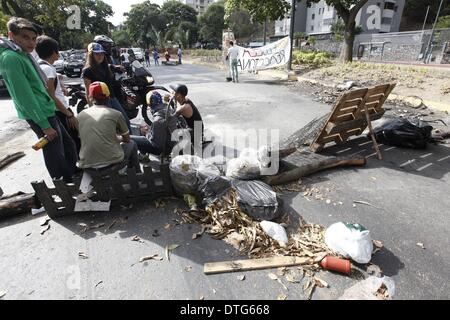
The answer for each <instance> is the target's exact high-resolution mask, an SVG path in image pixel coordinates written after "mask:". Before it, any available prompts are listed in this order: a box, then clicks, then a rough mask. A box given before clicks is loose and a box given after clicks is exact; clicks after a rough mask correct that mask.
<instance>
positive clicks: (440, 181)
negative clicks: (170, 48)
mask: <svg viewBox="0 0 450 320" xmlns="http://www.w3.org/2000/svg"><path fill="white" fill-rule="evenodd" d="M151 71H152V72H153V73H154V76H155V78H156V81H157V83H158V84H169V83H172V82H184V83H186V84H187V85H188V87H189V90H190V97H191V99H192V100H193V101H194V102H195V103H196V105H197V107H198V108H199V110H200V112H201V113H202V115H203V117H204V120H205V126H206V128H207V130H208V131H209V132H210V133H211V134H213V135H216V136H220V135H221V134H222V132H224V131H226V130H228V129H229V130H231V131H232V132H235V134H236V135H242V133H240V132H238V131H236V130H238V129H278V130H279V135H280V137H281V138H283V137H287V136H288V135H289V134H291V133H293V132H295V131H296V130H298V129H299V128H301V127H302V126H303V125H305V124H306V123H308V122H309V121H310V120H312V119H313V118H315V117H317V116H321V115H323V114H325V113H326V112H328V111H329V109H330V107H329V106H327V105H324V104H320V103H316V102H312V101H311V100H310V99H309V98H307V97H304V96H302V93H301V92H295V91H292V90H289V89H288V88H286V87H284V86H283V84H282V83H280V82H278V81H276V80H274V79H271V78H263V77H261V76H250V75H244V76H243V78H242V83H239V84H234V83H227V82H226V81H225V76H226V74H225V73H224V72H220V71H216V70H213V69H209V68H205V67H198V66H192V65H181V66H176V67H158V68H155V67H152V68H151ZM0 104H1V106H2V110H4V111H2V114H1V115H0V117H1V118H0V124H1V126H0V127H1V128H2V130H1V131H0V142H1V144H0V157H3V156H4V155H6V154H7V153H10V152H12V151H15V150H24V151H25V152H26V157H24V158H22V159H21V160H19V161H17V162H16V163H14V164H12V165H10V166H9V167H7V168H6V169H5V170H2V171H0V184H1V187H2V188H3V190H4V192H5V193H6V194H8V193H13V192H16V191H19V190H22V191H31V190H32V189H31V186H30V185H29V182H31V181H33V180H40V179H43V178H44V179H45V180H46V181H47V182H48V183H49V184H50V179H49V177H48V174H47V172H46V170H45V167H44V164H43V160H42V155H41V152H35V151H33V150H32V149H31V148H30V146H31V145H32V144H33V142H34V141H35V140H36V138H35V136H34V135H33V134H32V133H30V131H29V130H27V129H26V125H23V122H21V121H18V120H17V119H16V117H15V111H14V108H13V105H12V103H11V101H10V100H9V99H7V98H2V100H0ZM140 121H141V120H140V119H135V120H134V122H135V123H139V122H140ZM381 150H382V153H383V155H384V160H382V161H380V160H377V159H376V157H375V156H374V155H373V150H372V146H371V144H370V143H367V140H365V139H359V140H355V141H353V142H352V143H350V144H348V145H346V146H343V147H339V148H334V149H331V151H332V152H337V153H338V154H350V153H360V154H365V155H371V154H372V156H370V157H369V158H368V164H367V166H366V167H363V168H348V169H338V170H332V171H326V172H322V173H319V174H316V175H314V176H311V177H309V178H306V179H304V180H303V184H304V185H307V186H312V187H316V188H318V189H319V190H320V192H321V194H322V195H323V200H319V199H316V198H315V197H314V196H313V197H305V196H303V193H285V194H283V199H284V209H285V210H286V211H288V212H289V213H290V214H291V215H292V216H294V217H298V216H301V217H302V218H304V219H305V220H306V221H308V222H311V223H318V224H321V225H324V226H329V225H331V224H332V223H335V222H338V221H345V222H347V221H348V222H355V223H356V222H357V223H360V224H362V225H364V226H365V227H366V228H367V229H369V230H370V231H371V235H372V238H373V239H376V240H380V241H381V242H382V243H383V244H384V248H383V249H382V250H381V251H380V252H378V253H376V254H375V255H374V256H373V259H372V262H373V263H374V264H376V265H378V266H379V267H380V269H381V270H382V272H383V274H384V275H387V276H389V277H392V278H393V280H394V281H395V285H396V293H395V296H394V299H419V300H422V299H449V298H450V293H449V292H450V288H449V286H450V285H449V284H450V273H449V272H448V270H449V267H450V249H449V247H448V244H449V243H450V236H449V233H448V230H449V226H450V220H449V218H448V215H449V208H450V198H449V197H448V194H449V191H450V183H449V182H450V181H449V180H450V174H449V169H450V149H449V148H448V147H447V146H444V145H440V146H429V148H428V149H427V150H420V151H417V150H406V149H398V148H393V147H388V146H381ZM326 200H330V201H326ZM355 200H358V201H364V202H366V203H368V204H370V205H367V204H355V203H353V201H355ZM183 206H184V204H183V203H182V202H181V201H179V200H173V201H170V202H169V203H168V204H167V206H166V207H165V208H155V205H154V204H153V203H149V204H147V205H135V206H134V207H133V208H131V209H128V210H121V211H113V212H109V213H103V214H95V215H93V214H91V215H89V214H88V215H80V216H73V217H67V218H63V219H58V220H56V221H51V222H50V226H51V227H50V229H49V230H48V231H47V232H46V233H45V234H44V235H41V234H40V231H41V226H40V222H41V219H42V217H43V216H42V215H39V216H31V215H26V216H20V217H17V218H13V219H9V220H6V221H0V229H1V231H0V243H2V246H1V249H0V268H1V270H2V272H1V273H0V291H2V290H6V291H7V293H6V295H5V296H4V298H3V299H182V300H184V299H193V300H195V299H200V298H201V297H203V298H204V299H206V300H209V299H226V300H240V299H262V300H265V299H276V298H277V296H278V295H279V294H281V293H284V294H285V295H287V297H288V299H305V295H304V293H303V290H302V286H303V284H292V283H288V282H287V281H285V280H284V278H283V280H282V281H283V283H284V284H285V285H286V286H287V288H288V290H285V289H284V288H283V287H282V286H281V285H280V284H279V283H277V282H276V281H272V280H271V279H270V278H269V277H268V276H267V274H268V273H269V272H275V271H276V270H275V271H274V270H263V271H252V272H245V273H231V274H222V275H213V276H206V275H204V274H203V264H204V263H206V262H215V261H225V260H232V259H237V258H244V257H241V256H239V254H238V253H237V252H236V250H235V249H234V248H233V247H231V246H229V245H227V244H226V243H224V242H222V241H218V240H214V239H212V238H210V237H209V236H207V235H203V236H202V237H201V238H199V239H197V240H192V234H193V233H196V232H198V231H199V230H200V226H198V225H175V222H174V221H173V219H179V217H178V216H177V215H176V214H174V209H176V208H181V207H183ZM114 221H116V222H115V224H114V225H112V226H111V224H112V223H113V222H114ZM80 223H87V224H90V223H92V224H99V223H104V224H105V225H104V226H103V227H100V228H98V229H94V230H90V231H87V232H85V233H82V227H81V226H80V225H79V224H80ZM167 224H171V227H170V228H168V229H166V228H165V226H167ZM109 227H110V228H109ZM155 230H158V234H159V236H157V237H155V236H154V235H155ZM135 235H137V236H138V237H139V238H140V239H141V240H142V241H143V242H136V241H132V238H133V237H134V236H135ZM417 243H423V244H424V247H425V249H423V248H422V247H420V246H418V245H417ZM171 244H178V245H180V247H179V248H177V249H176V250H175V251H173V253H172V255H171V259H170V262H169V261H167V259H166V258H165V259H164V260H163V261H161V262H159V261H149V262H144V263H139V259H140V257H142V256H148V255H153V254H159V255H160V256H163V257H165V247H166V246H167V245H171ZM79 252H83V253H84V254H85V255H86V256H87V257H88V258H87V259H82V258H80V257H79ZM189 267H191V268H189ZM242 274H245V276H246V278H245V280H244V281H241V280H239V279H238V278H237V277H238V276H239V275H242ZM319 276H320V277H321V278H322V279H323V280H325V281H326V282H328V284H329V285H330V287H329V288H317V289H316V290H315V292H314V295H313V299H337V298H338V297H339V296H340V295H341V294H342V293H343V292H344V290H345V289H346V288H348V287H350V286H351V285H353V284H355V283H357V281H359V279H360V276H358V275H353V276H352V277H347V276H341V275H338V274H334V273H330V272H321V273H320V274H319Z"/></svg>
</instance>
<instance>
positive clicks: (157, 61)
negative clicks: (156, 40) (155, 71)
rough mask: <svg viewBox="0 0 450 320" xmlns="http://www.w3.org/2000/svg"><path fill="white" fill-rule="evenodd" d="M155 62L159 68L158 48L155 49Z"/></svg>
mask: <svg viewBox="0 0 450 320" xmlns="http://www.w3.org/2000/svg"><path fill="white" fill-rule="evenodd" d="M153 60H154V61H155V66H159V53H158V50H157V49H156V48H154V49H153Z"/></svg>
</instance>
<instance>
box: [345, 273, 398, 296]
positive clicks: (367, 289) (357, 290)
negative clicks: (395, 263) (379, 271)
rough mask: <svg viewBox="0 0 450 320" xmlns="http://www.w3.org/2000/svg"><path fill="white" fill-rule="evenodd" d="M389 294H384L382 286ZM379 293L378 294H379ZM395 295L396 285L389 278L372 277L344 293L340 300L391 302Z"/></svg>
mask: <svg viewBox="0 0 450 320" xmlns="http://www.w3.org/2000/svg"><path fill="white" fill-rule="evenodd" d="M383 284H384V286H385V287H386V289H387V292H385V293H384V294H383V291H385V290H386V289H384V290H383V288H382V286H383ZM377 291H378V293H377ZM394 294H395V283H394V280H392V279H391V278H389V277H382V278H378V277H374V276H370V277H369V278H367V279H366V280H363V281H360V282H358V283H357V284H355V285H354V286H352V287H350V288H348V289H347V290H345V291H344V294H343V295H342V296H341V297H340V298H339V299H338V300H391V299H392V297H393V296H394Z"/></svg>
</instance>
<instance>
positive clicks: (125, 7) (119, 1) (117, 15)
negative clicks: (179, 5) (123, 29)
mask: <svg viewBox="0 0 450 320" xmlns="http://www.w3.org/2000/svg"><path fill="white" fill-rule="evenodd" d="M103 1H104V2H106V3H107V4H109V5H110V6H111V7H112V8H113V11H114V17H112V18H110V19H108V20H109V21H110V22H112V23H113V24H114V25H116V26H117V25H118V24H120V23H122V22H124V21H125V17H124V16H123V14H124V13H125V12H128V11H130V8H131V5H133V4H137V3H141V2H144V0H103ZM150 2H152V3H156V4H159V5H162V4H163V2H164V0H150Z"/></svg>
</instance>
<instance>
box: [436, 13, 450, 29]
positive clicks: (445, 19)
mask: <svg viewBox="0 0 450 320" xmlns="http://www.w3.org/2000/svg"><path fill="white" fill-rule="evenodd" d="M436 28H438V29H446V28H450V15H448V16H442V17H440V18H439V19H438V22H437V23H436Z"/></svg>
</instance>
